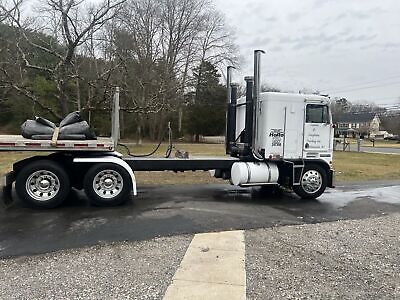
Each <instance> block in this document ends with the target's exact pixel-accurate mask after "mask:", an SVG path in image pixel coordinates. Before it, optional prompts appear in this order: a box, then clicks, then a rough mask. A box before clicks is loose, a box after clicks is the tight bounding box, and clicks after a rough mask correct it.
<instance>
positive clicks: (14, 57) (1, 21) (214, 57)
mask: <svg viewBox="0 0 400 300" xmlns="http://www.w3.org/2000/svg"><path fill="white" fill-rule="evenodd" d="M25 2H26V3H25ZM28 4H29V3H28V1H25V0H5V1H1V0H0V125H1V126H2V128H6V129H7V128H9V131H15V129H16V128H17V127H18V126H17V125H19V124H21V123H22V122H23V121H24V120H25V119H26V118H28V117H32V116H34V115H42V116H44V117H47V118H50V119H52V120H53V121H56V122H57V121H59V120H60V119H62V118H63V117H64V116H65V115H66V114H67V113H68V112H70V111H73V110H79V111H81V113H82V114H83V115H84V117H85V118H86V119H87V120H88V121H89V122H90V124H91V125H92V127H93V128H95V130H96V131H97V133H98V134H107V133H108V132H109V130H110V128H109V127H110V126H109V111H110V107H111V101H112V96H113V91H114V88H115V87H116V86H118V87H120V88H121V106H122V110H123V113H122V118H121V123H122V133H123V135H125V136H131V137H132V136H136V137H137V138H139V139H140V138H142V137H148V138H151V139H157V138H159V136H160V134H161V132H163V130H164V127H165V126H166V124H167V122H168V121H172V123H173V125H174V126H175V130H176V132H179V135H182V134H184V133H190V134H206V133H207V132H205V131H210V130H208V129H207V130H205V129H204V128H205V127H204V126H203V125H201V124H204V122H206V123H208V124H214V125H215V126H211V128H212V130H211V131H212V132H210V133H212V134H221V133H223V128H224V116H225V113H224V110H225V107H224V101H225V100H224V92H223V87H222V86H221V85H220V84H219V74H218V70H219V69H221V68H223V67H224V66H225V65H227V64H236V63H237V60H238V58H237V56H236V53H237V50H236V47H235V45H234V43H233V41H232V34H231V32H230V31H229V29H228V28H227V27H226V25H225V24H224V19H223V17H222V15H221V14H220V13H219V12H218V11H217V10H216V9H215V8H214V7H213V5H212V3H211V2H209V1H208V0H135V1H126V0H103V1H102V2H100V3H98V4H93V3H92V2H89V1H78V0H46V1H45V0H39V1H37V2H36V5H37V6H36V7H35V8H34V10H33V9H32V7H29V6H28ZM32 11H35V13H32ZM196 122H197V123H196ZM199 124H200V125H199ZM3 130H4V129H3Z"/></svg>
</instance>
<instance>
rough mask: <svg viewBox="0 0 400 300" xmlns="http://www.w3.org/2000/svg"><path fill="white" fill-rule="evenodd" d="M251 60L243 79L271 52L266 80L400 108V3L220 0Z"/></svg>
mask: <svg viewBox="0 0 400 300" xmlns="http://www.w3.org/2000/svg"><path fill="white" fill-rule="evenodd" d="M214 2H215V3H216V6H217V8H218V9H219V10H220V11H221V12H222V13H223V14H224V15H225V17H226V23H227V25H228V26H230V27H231V28H233V30H234V32H235V39H236V43H237V45H238V46H239V49H240V54H241V55H242V57H243V58H244V60H243V63H242V69H241V70H240V72H237V73H236V74H235V80H236V81H240V80H242V76H243V75H246V74H247V75H248V74H251V73H252V72H253V64H252V60H253V50H254V49H263V50H265V51H266V52H267V54H266V55H264V56H263V61H262V81H263V82H267V83H268V84H269V85H272V86H274V87H278V88H281V89H284V90H291V91H296V92H297V91H298V90H299V89H303V88H307V89H312V90H322V91H323V92H324V93H328V94H330V95H331V96H345V97H347V98H348V99H349V100H350V101H354V102H355V101H368V102H375V103H377V104H382V105H384V104H392V103H398V102H399V100H398V99H399V97H400V1H399V0H379V1H377V0H301V1H300V0H229V1H227V0H214Z"/></svg>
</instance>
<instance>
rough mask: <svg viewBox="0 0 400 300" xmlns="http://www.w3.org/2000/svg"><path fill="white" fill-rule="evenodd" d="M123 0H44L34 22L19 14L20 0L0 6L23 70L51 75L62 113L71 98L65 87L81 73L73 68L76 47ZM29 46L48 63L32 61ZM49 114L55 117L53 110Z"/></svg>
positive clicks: (31, 97) (98, 27)
mask: <svg viewBox="0 0 400 300" xmlns="http://www.w3.org/2000/svg"><path fill="white" fill-rule="evenodd" d="M124 2H125V0H104V1H103V2H101V3H100V4H98V5H96V6H85V5H84V2H83V1H78V0H47V1H46V2H45V3H44V4H43V5H42V8H41V16H42V17H41V18H39V17H38V18H36V22H32V21H31V19H30V20H29V18H28V17H25V18H24V17H23V16H22V5H23V0H13V2H12V5H11V6H10V7H6V6H5V5H0V12H1V13H0V14H1V15H3V16H5V17H4V18H5V20H6V21H7V22H8V23H9V24H10V25H11V26H14V27H15V28H16V29H17V34H18V36H17V39H16V48H17V51H18V54H19V56H20V58H21V60H22V64H23V68H24V69H25V70H26V71H27V72H29V71H36V72H40V73H41V74H45V75H46V77H48V78H51V80H52V81H53V82H54V83H55V86H56V88H57V93H56V94H55V96H56V97H57V99H58V103H59V108H60V110H61V113H62V114H64V115H65V114H66V113H68V110H69V103H70V102H71V101H72V100H71V99H70V98H71V97H72V96H71V95H70V93H69V91H68V90H69V86H70V85H71V84H73V83H75V84H77V83H79V79H81V76H83V75H82V74H79V72H77V70H78V69H77V67H76V61H77V54H79V53H78V52H79V49H80V47H81V46H82V45H83V43H85V42H86V41H87V40H88V39H89V38H90V35H91V34H93V33H95V32H96V31H98V30H100V29H101V28H102V27H103V26H104V25H105V24H106V23H108V22H109V21H110V20H111V19H112V18H113V17H114V16H115V14H116V13H117V11H118V9H119V8H120V7H121V5H122V4H123V3H124ZM27 20H29V21H30V22H27ZM32 33H34V34H32ZM36 33H43V34H47V35H50V36H51V38H46V39H45V38H43V36H42V35H40V34H36ZM32 49H34V51H37V53H39V54H40V53H41V54H43V55H47V56H48V57H51V62H50V63H49V62H48V61H47V62H41V63H38V62H37V61H36V62H35V59H34V58H33V57H32V55H31V53H30V52H31V51H30V50H32ZM3 71H4V70H3ZM78 85H79V84H78ZM10 86H11V87H12V88H14V89H16V90H17V91H19V92H21V93H23V94H25V95H26V96H27V97H28V98H30V99H31V100H32V101H35V102H37V103H40V100H39V99H38V98H37V97H36V96H35V95H34V94H32V93H31V92H30V91H29V90H28V89H26V88H25V87H24V86H22V85H19V84H15V83H14V82H12V83H11V84H10ZM79 97H80V96H79V94H76V95H75V99H76V98H78V99H79ZM77 103H79V101H78V102H77ZM53 115H57V116H58V117H59V115H58V114H57V113H56V110H54V111H53Z"/></svg>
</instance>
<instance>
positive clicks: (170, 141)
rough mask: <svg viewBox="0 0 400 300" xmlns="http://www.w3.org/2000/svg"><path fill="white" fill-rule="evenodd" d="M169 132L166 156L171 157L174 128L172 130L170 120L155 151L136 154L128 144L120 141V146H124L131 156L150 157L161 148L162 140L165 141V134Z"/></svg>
mask: <svg viewBox="0 0 400 300" xmlns="http://www.w3.org/2000/svg"><path fill="white" fill-rule="evenodd" d="M167 132H168V148H167V151H166V152H165V158H169V157H170V156H171V152H172V149H173V148H174V147H173V145H172V130H171V123H170V122H168V127H167V128H166V130H165V131H164V133H163V135H162V136H161V139H160V142H159V143H158V145H157V146H156V147H155V148H154V149H153V151H151V152H150V153H147V154H139V155H135V154H132V153H131V150H130V149H129V147H128V146H127V145H125V144H122V143H118V146H121V147H123V148H124V149H125V150H126V151H127V152H128V156H131V157H149V156H152V155H153V154H154V153H156V152H157V150H158V149H160V146H161V144H162V142H163V141H164V138H165V135H166V133H167Z"/></svg>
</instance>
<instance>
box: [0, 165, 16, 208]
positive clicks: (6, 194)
mask: <svg viewBox="0 0 400 300" xmlns="http://www.w3.org/2000/svg"><path fill="white" fill-rule="evenodd" d="M14 181H15V173H14V171H12V172H10V173H8V174H6V175H4V176H3V177H2V178H1V181H0V203H2V204H3V205H5V206H9V205H10V204H11V203H12V201H13V199H12V193H11V192H12V184H13V182H14Z"/></svg>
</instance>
